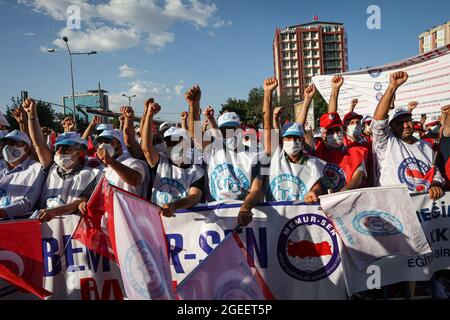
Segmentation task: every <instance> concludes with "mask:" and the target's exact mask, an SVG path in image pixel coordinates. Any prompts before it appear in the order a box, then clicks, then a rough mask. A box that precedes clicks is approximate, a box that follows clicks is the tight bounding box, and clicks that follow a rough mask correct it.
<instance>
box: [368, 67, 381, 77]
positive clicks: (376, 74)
mask: <svg viewBox="0 0 450 320" xmlns="http://www.w3.org/2000/svg"><path fill="white" fill-rule="evenodd" d="M382 71H383V70H381V69H372V70H368V71H367V72H368V73H369V75H370V76H371V77H372V78H378V77H379V76H380V75H381V72H382Z"/></svg>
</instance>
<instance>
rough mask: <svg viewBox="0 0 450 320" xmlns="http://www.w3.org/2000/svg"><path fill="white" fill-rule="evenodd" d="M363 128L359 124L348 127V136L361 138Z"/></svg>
mask: <svg viewBox="0 0 450 320" xmlns="http://www.w3.org/2000/svg"><path fill="white" fill-rule="evenodd" d="M361 132H362V126H361V125H359V124H352V125H349V126H348V127H347V135H348V136H349V137H351V138H359V137H360V136H361Z"/></svg>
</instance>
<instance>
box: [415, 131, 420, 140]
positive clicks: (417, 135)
mask: <svg viewBox="0 0 450 320" xmlns="http://www.w3.org/2000/svg"><path fill="white" fill-rule="evenodd" d="M413 137H414V138H416V139H417V140H420V139H421V137H420V133H419V132H414V133H413Z"/></svg>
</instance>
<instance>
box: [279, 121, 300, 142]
mask: <svg viewBox="0 0 450 320" xmlns="http://www.w3.org/2000/svg"><path fill="white" fill-rule="evenodd" d="M281 136H282V137H283V138H284V137H287V136H296V137H303V136H304V131H303V126H302V125H301V124H299V123H296V122H294V123H293V122H290V123H286V124H285V125H284V126H283V127H282V128H281Z"/></svg>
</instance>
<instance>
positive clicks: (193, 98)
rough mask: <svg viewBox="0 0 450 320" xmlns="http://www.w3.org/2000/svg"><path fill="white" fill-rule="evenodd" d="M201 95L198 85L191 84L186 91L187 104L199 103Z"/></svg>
mask: <svg viewBox="0 0 450 320" xmlns="http://www.w3.org/2000/svg"><path fill="white" fill-rule="evenodd" d="M201 97H202V91H201V90H200V87H199V86H198V85H196V86H193V87H192V88H191V89H189V90H188V91H186V93H185V98H186V101H187V102H188V103H189V104H194V103H199V102H200V99H201Z"/></svg>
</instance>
